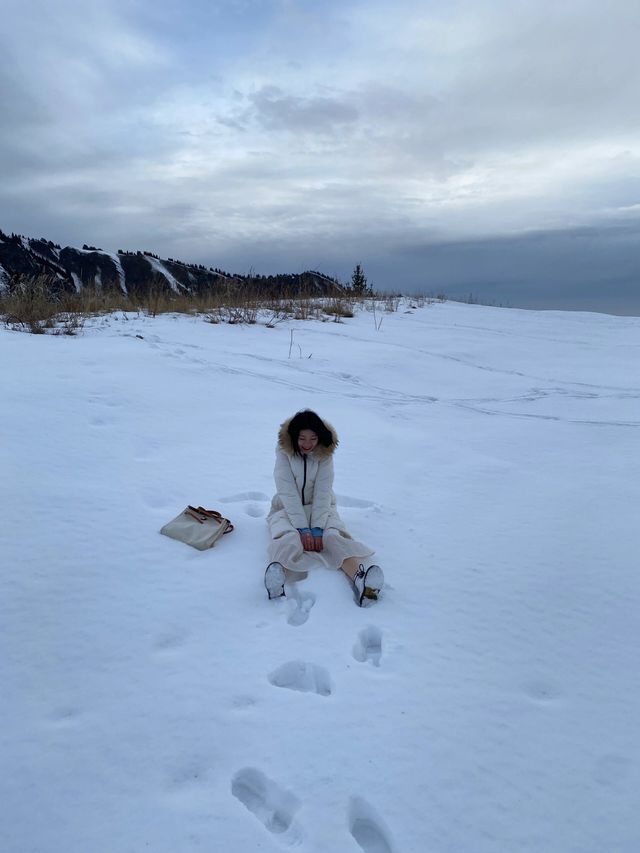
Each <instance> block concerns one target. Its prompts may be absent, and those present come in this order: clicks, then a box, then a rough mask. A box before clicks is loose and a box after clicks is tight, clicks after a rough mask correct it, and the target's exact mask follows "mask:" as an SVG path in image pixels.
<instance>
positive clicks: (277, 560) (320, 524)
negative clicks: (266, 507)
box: [264, 409, 384, 607]
mask: <svg viewBox="0 0 640 853" xmlns="http://www.w3.org/2000/svg"><path fill="white" fill-rule="evenodd" d="M337 445H338V436H337V435H336V431H335V430H334V429H333V427H332V426H331V425H330V424H328V423H325V422H324V421H322V420H321V419H320V418H319V417H318V415H317V414H316V413H315V412H312V411H310V410H309V409H305V410H304V411H302V412H298V413H297V414H296V415H294V416H293V417H292V418H290V419H289V420H287V421H285V422H284V423H283V424H282V426H281V427H280V432H279V433H278V445H277V447H276V467H275V471H274V477H275V481H276V494H275V495H274V497H273V500H272V501H271V510H270V512H269V515H268V517H267V523H268V525H269V530H270V532H271V544H270V547H269V558H270V560H271V562H270V563H269V565H268V566H267V570H266V572H265V576H264V583H265V586H266V588H267V592H268V593H269V598H279V597H280V596H282V595H284V594H285V591H284V584H285V580H287V574H289V579H293V578H294V577H295V574H298V575H302V576H303V577H304V576H305V575H306V565H305V562H306V561H305V552H306V551H314V552H318V553H319V552H322V553H323V554H324V556H325V557H326V559H327V560H328V561H329V562H330V563H331V564H332V565H334V566H336V567H338V568H340V569H342V571H343V572H344V573H345V575H347V577H348V578H349V580H350V581H351V583H352V584H353V588H354V592H355V598H356V602H357V604H358V605H359V606H360V607H362V606H363V605H365V604H369V603H370V602H371V601H375V600H376V599H377V598H378V595H379V593H380V590H381V589H382V586H383V584H384V576H383V574H382V569H381V568H380V566H376V565H372V564H369V565H368V568H366V569H365V563H363V562H362V561H363V560H364V559H365V558H366V557H371V555H372V554H373V551H372V550H371V549H370V548H367V546H366V545H363V544H362V543H361V542H356V540H355V539H353V538H352V537H351V536H350V535H349V533H348V532H347V530H346V529H345V526H344V522H343V521H342V519H341V518H340V516H339V515H338V512H337V510H336V496H335V495H334V493H333V452H334V450H335V448H336V447H337Z"/></svg>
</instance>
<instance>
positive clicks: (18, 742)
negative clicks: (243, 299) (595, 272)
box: [0, 304, 640, 853]
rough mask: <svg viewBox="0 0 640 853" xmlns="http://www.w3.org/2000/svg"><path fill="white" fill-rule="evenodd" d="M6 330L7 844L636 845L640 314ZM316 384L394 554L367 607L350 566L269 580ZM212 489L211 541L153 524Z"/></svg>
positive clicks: (355, 480) (354, 515)
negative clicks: (296, 449)
mask: <svg viewBox="0 0 640 853" xmlns="http://www.w3.org/2000/svg"><path fill="white" fill-rule="evenodd" d="M291 330H293V334H294V339H293V340H294V345H293V347H290V345H291V339H290V332H291ZM0 347H1V349H2V354H3V355H2V359H1V360H0V377H1V385H2V401H3V406H2V409H1V413H0V420H1V426H2V442H1V443H0V470H2V472H3V477H2V482H3V486H4V488H3V489H2V500H3V503H2V507H0V509H1V513H2V515H1V517H2V522H1V532H0V536H1V538H2V546H1V553H2V565H1V568H0V572H1V574H0V577H1V584H2V591H1V595H0V635H1V648H2V653H1V655H0V676H1V684H2V693H1V695H2V699H1V700H0V733H1V735H0V736H1V737H2V762H1V766H2V774H1V775H0V779H1V783H0V792H1V793H0V811H1V812H2V819H1V820H0V849H1V850H2V851H7V853H27V851H29V853H31V851H37V853H125V851H126V853H142V851H146V850H149V851H153V853H165V852H166V853H191V851H220V853H223V851H224V853H249V851H279V850H282V849H287V848H288V847H290V846H291V847H295V848H296V849H298V850H301V851H305V853H325V852H326V851H330V852H331V853H335V851H340V853H346V851H354V853H355V851H358V850H365V851H366V853H389V851H392V852H393V853H423V851H425V853H516V851H517V853H637V851H638V850H639V849H640V817H639V816H638V810H637V792H638V790H640V736H639V730H638V719H639V717H640V686H639V684H638V680H637V677H636V675H635V672H636V666H637V656H638V644H639V640H640V620H639V619H638V611H639V609H640V576H639V573H638V553H639V551H640V533H639V526H638V523H637V511H638V506H639V504H640V378H639V377H640V372H639V370H638V367H639V356H640V319H638V318H621V317H608V316H603V315H596V314H568V313H536V312H525V311H514V310H506V309H492V308H483V307H480V306H463V305H452V304H442V305H440V304H436V305H430V306H427V307H424V308H416V309H410V308H408V306H403V308H402V309H401V310H400V311H399V312H397V313H394V314H388V315H385V317H384V322H383V323H382V326H381V327H380V328H379V330H378V329H376V325H375V324H374V321H373V317H372V315H371V314H368V313H360V314H358V315H357V316H356V317H355V318H354V319H352V320H348V321H346V322H344V323H340V324H337V323H324V324H323V323H319V322H292V323H289V324H287V323H281V324H278V325H277V326H276V327H275V328H267V327H266V326H265V325H257V326H254V327H240V326H225V325H217V326H214V325H209V324H207V323H204V322H202V321H200V320H196V319H193V318H185V317H162V318H156V319H150V318H145V317H142V316H134V315H117V316H111V317H107V318H103V319H101V320H96V321H94V322H93V323H92V324H90V325H89V326H88V327H87V328H86V329H85V331H84V333H83V334H82V335H81V336H79V337H77V338H66V337H50V336H36V337H34V336H28V335H25V334H20V333H17V332H10V331H7V330H6V329H2V330H1V331H0ZM289 355H290V357H289ZM303 407H312V408H315V409H317V411H318V412H319V413H320V414H321V415H323V416H325V417H326V418H328V419H329V420H330V421H331V422H332V423H333V424H334V425H335V426H336V427H337V429H338V432H339V434H340V438H341V442H340V447H339V449H338V451H337V454H336V492H337V493H338V495H339V503H340V509H341V513H342V515H343V517H344V518H345V520H346V521H347V523H348V525H349V526H350V528H351V530H352V532H353V533H354V535H356V536H357V538H359V539H362V540H364V541H365V542H370V543H371V544H372V545H373V546H375V547H376V548H377V556H378V560H379V562H380V563H381V564H382V565H383V567H384V569H385V573H386V576H387V579H388V587H387V589H386V591H385V594H384V597H383V599H382V600H381V601H380V602H379V603H378V604H377V605H375V606H374V607H371V608H368V609H366V610H360V609H358V608H357V607H356V606H355V605H354V603H353V600H352V596H351V594H350V590H349V586H348V584H347V581H346V580H345V578H344V577H343V576H341V575H340V574H339V573H337V572H335V571H333V570H329V569H328V568H326V567H324V566H322V565H321V564H319V565H318V568H317V570H316V571H315V572H313V573H311V574H310V576H309V578H308V579H307V580H305V581H303V582H301V583H300V584H299V585H298V586H297V587H296V588H293V589H290V591H289V595H288V597H287V599H286V600H284V599H281V600H279V601H276V602H269V601H268V600H267V597H266V594H265V591H264V589H263V587H262V574H263V571H264V568H265V561H266V547H267V532H266V525H265V520H264V516H265V514H266V512H267V508H268V501H269V498H270V496H271V494H272V468H273V455H274V445H275V436H276V431H277V428H278V425H279V423H280V422H281V421H282V420H283V419H284V418H285V417H286V416H288V415H290V414H292V413H293V412H295V411H296V410H298V409H300V408H303ZM194 502H195V503H199V504H202V505H204V506H209V507H212V508H217V509H220V510H221V511H223V513H224V514H225V515H227V516H228V517H229V518H231V520H232V521H233V522H234V524H235V525H236V530H235V532H234V533H233V534H231V535H230V536H227V537H225V538H224V540H223V541H222V542H221V543H220V544H219V545H218V546H216V548H215V549H214V550H213V551H210V552H206V553H200V552H197V551H194V550H193V549H190V548H188V547H187V546H184V545H181V544H179V543H176V542H174V541H172V540H169V539H167V538H165V537H163V536H160V535H159V534H158V530H159V528H160V526H161V525H162V524H163V523H164V522H165V521H167V520H168V519H170V518H172V517H173V516H174V515H175V514H176V513H177V512H178V511H179V510H180V509H182V508H183V506H184V505H185V504H187V503H194Z"/></svg>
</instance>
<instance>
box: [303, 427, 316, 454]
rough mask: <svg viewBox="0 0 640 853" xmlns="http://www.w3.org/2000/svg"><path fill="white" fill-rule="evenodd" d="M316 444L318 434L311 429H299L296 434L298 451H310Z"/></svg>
mask: <svg viewBox="0 0 640 853" xmlns="http://www.w3.org/2000/svg"><path fill="white" fill-rule="evenodd" d="M317 446H318V436H317V435H316V434H315V432H314V431H313V430H311V429H301V430H300V434H299V435H298V450H299V451H300V453H311V451H312V450H315V449H316V447H317Z"/></svg>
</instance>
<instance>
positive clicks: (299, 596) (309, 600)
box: [287, 587, 316, 628]
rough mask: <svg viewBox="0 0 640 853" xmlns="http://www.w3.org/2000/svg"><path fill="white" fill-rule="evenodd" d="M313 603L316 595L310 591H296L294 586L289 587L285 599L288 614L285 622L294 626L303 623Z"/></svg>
mask: <svg viewBox="0 0 640 853" xmlns="http://www.w3.org/2000/svg"><path fill="white" fill-rule="evenodd" d="M315 603H316V597H315V595H314V594H313V593H312V592H298V590H297V589H295V587H293V588H289V595H288V600H287V606H288V608H289V615H288V617H287V623H288V624H289V625H293V626H294V627H295V628H297V627H298V626H299V625H304V623H305V622H306V621H307V619H308V618H309V613H310V612H311V608H312V607H313V605H314V604H315Z"/></svg>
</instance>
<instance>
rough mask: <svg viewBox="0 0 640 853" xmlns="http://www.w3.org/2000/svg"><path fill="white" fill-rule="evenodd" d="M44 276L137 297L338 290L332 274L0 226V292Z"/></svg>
mask: <svg viewBox="0 0 640 853" xmlns="http://www.w3.org/2000/svg"><path fill="white" fill-rule="evenodd" d="M36 276H47V277H49V278H50V279H51V281H52V283H53V286H54V287H55V288H57V289H60V290H65V291H69V292H74V291H75V292H77V293H79V292H80V291H82V290H83V289H85V288H97V289H100V290H104V291H108V290H115V291H119V292H121V293H123V294H125V295H127V296H134V295H135V296H141V295H144V294H145V293H147V292H148V291H149V290H150V289H151V288H164V289H167V290H168V291H172V292H173V293H175V294H182V295H189V294H191V295H195V294H203V293H207V292H210V291H220V290H224V291H225V292H227V291H229V290H235V291H241V290H251V291H258V292H259V293H261V294H265V295H266V294H271V293H272V294H273V295H274V296H275V295H282V294H285V293H286V294H291V295H295V294H297V293H317V294H318V295H327V294H331V293H335V292H336V291H342V290H343V285H341V284H340V282H339V281H337V280H336V279H335V278H332V277H331V276H328V275H325V274H324V273H320V272H317V271H315V270H307V271H306V272H302V273H282V274H278V275H268V276H266V275H259V274H252V275H239V274H237V273H228V272H225V271H224V270H221V269H217V268H213V267H206V266H204V265H203V264H189V263H184V262H183V261H178V260H175V259H174V258H166V259H162V258H159V257H158V256H157V255H154V254H153V253H151V252H141V251H137V252H129V251H123V250H121V249H119V250H118V251H117V252H105V251H104V250H103V249H99V248H97V247H96V246H88V245H86V244H85V245H84V246H83V247H82V249H77V248H74V247H72V246H65V248H62V247H61V246H59V245H58V244H57V243H54V242H53V241H51V240H47V239H46V238H44V237H42V238H36V239H34V238H30V237H24V236H22V235H21V234H10V235H9V234H5V233H4V232H3V231H1V230H0V291H1V290H6V289H8V288H9V287H10V284H11V282H12V281H13V280H15V279H17V278H23V277H27V278H30V277H36Z"/></svg>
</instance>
